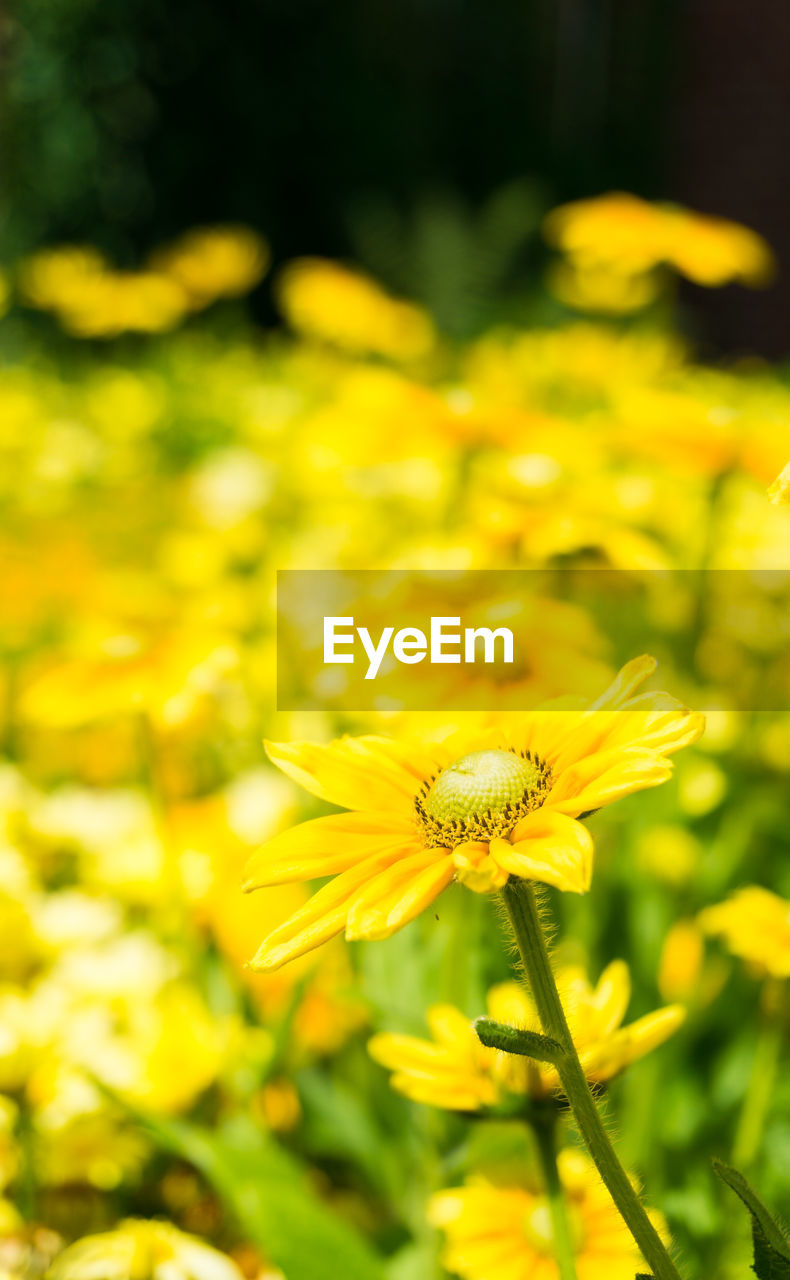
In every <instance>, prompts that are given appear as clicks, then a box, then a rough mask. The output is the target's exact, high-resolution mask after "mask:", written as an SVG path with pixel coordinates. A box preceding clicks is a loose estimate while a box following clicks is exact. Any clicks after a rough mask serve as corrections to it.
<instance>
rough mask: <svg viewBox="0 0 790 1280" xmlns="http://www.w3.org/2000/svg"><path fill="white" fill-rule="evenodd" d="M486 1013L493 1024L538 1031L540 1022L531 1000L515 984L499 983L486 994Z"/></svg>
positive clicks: (521, 988)
mask: <svg viewBox="0 0 790 1280" xmlns="http://www.w3.org/2000/svg"><path fill="white" fill-rule="evenodd" d="M487 1006H488V1013H489V1016H490V1017H491V1018H493V1019H494V1021H495V1022H505V1023H507V1024H508V1025H509V1026H511V1027H520V1028H521V1029H522V1030H524V1031H539V1030H540V1022H539V1019H538V1015H537V1011H536V1009H535V1006H534V1005H533V1003H532V1000H531V999H530V997H529V996H528V995H527V993H526V991H525V990H524V988H523V987H520V986H519V985H518V983H517V982H500V983H497V985H496V986H495V987H492V988H491V990H490V991H489V993H488V1000H487Z"/></svg>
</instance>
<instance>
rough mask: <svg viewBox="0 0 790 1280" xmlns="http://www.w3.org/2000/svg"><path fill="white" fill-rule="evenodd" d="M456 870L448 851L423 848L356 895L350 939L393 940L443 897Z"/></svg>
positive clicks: (348, 925)
mask: <svg viewBox="0 0 790 1280" xmlns="http://www.w3.org/2000/svg"><path fill="white" fill-rule="evenodd" d="M453 871H454V869H453V863H452V859H451V858H450V857H449V856H448V854H447V851H446V850H445V849H421V850H420V852H419V853H414V854H412V855H411V856H410V857H407V858H402V859H400V860H399V861H398V863H397V864H396V865H395V866H391V867H389V868H388V869H387V870H384V871H382V872H381V874H380V875H377V876H376V877H375V878H374V879H373V880H371V881H370V882H369V883H368V884H366V885H365V887H364V889H361V890H360V891H359V892H358V893H356V894H355V895H354V900H353V903H352V905H351V907H350V909H349V912H348V923H347V925H346V937H347V938H349V939H358V938H388V937H390V935H391V934H393V933H395V932H396V931H397V930H398V929H401V928H402V927H403V925H405V924H408V922H409V921H410V920H413V919H414V917H415V916H417V915H419V914H420V912H421V911H424V910H425V908H426V907H427V906H429V905H430V903H432V902H433V901H434V899H435V898H437V897H438V896H439V894H440V893H441V892H442V890H443V889H445V888H446V887H447V885H448V884H449V883H450V881H451V880H452V878H453Z"/></svg>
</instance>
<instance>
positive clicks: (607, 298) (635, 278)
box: [547, 261, 660, 315]
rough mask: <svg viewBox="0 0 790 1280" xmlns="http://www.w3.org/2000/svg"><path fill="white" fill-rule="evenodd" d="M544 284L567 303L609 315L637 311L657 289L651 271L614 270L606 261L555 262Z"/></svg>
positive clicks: (658, 285)
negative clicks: (592, 263) (589, 263)
mask: <svg viewBox="0 0 790 1280" xmlns="http://www.w3.org/2000/svg"><path fill="white" fill-rule="evenodd" d="M547 284H548V287H549V290H550V292H551V293H553V294H554V297H555V298H558V299H559V300H560V302H563V303H564V304H565V306H566V307H573V309H574V310H575V311H598V312H603V313H606V314H609V315H628V314H629V313H630V312H632V311H639V310H640V309H641V308H642V307H646V306H647V305H648V304H649V303H651V302H654V301H655V299H656V298H657V297H658V294H659V292H660V281H659V278H658V277H657V275H656V274H655V273H654V272H652V271H645V272H640V273H639V274H636V273H634V274H631V273H630V272H629V273H628V274H626V273H625V272H622V271H613V270H612V269H611V268H610V267H609V266H608V265H605V266H590V267H588V266H578V265H576V264H575V263H574V262H572V261H571V262H563V261H559V262H556V263H554V264H553V266H552V267H551V270H550V271H549V275H548V279H547Z"/></svg>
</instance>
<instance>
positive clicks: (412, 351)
mask: <svg viewBox="0 0 790 1280" xmlns="http://www.w3.org/2000/svg"><path fill="white" fill-rule="evenodd" d="M279 296H280V306H281V307H282V311H283V314H284V315H285V318H286V319H287V320H288V322H289V324H291V325H293V327H294V328H295V329H296V330H298V331H299V332H300V333H303V334H306V335H308V336H309V337H311V338H320V339H322V340H324V341H327V342H331V343H333V344H334V345H335V346H338V347H341V348H343V350H346V351H352V352H370V353H372V354H374V355H381V356H387V357H389V358H390V359H393V360H415V359H418V358H419V357H420V356H424V355H427V353H428V352H429V351H430V350H431V348H432V346H433V344H434V340H435V333H434V328H433V324H432V322H431V320H430V318H429V316H428V315H427V313H426V312H424V311H423V310H422V308H421V307H418V306H416V305H415V304H414V303H412V302H402V301H400V300H398V299H395V298H390V297H388V296H387V294H386V293H384V291H383V289H381V288H380V287H379V286H378V285H377V284H376V283H375V281H373V280H370V279H368V278H367V276H364V275H361V274H360V273H359V272H356V271H349V270H348V269H347V268H346V267H341V266H338V265H337V263H334V262H328V261H325V260H324V259H322V258H300V259H297V261H295V262H292V263H290V264H289V265H288V267H286V269H285V270H284V271H283V272H282V274H281V275H280V282H279Z"/></svg>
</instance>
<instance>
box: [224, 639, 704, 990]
mask: <svg viewBox="0 0 790 1280" xmlns="http://www.w3.org/2000/svg"><path fill="white" fill-rule="evenodd" d="M655 666H656V663H655V661H654V659H652V658H649V657H642V658H636V659H634V660H633V661H632V662H630V663H628V664H627V665H626V666H625V667H624V668H623V669H622V671H621V672H620V673H619V675H618V676H617V677H616V679H615V681H614V683H613V684H612V685H611V686H610V687H609V689H607V690H606V691H605V693H603V694H602V695H601V697H600V698H598V699H597V700H596V701H595V702H593V703H591V704H589V705H588V706H586V707H585V708H584V709H583V710H578V711H559V710H555V711H536V712H531V713H527V714H525V715H524V716H523V717H519V718H517V719H512V720H511V721H510V722H508V723H505V722H503V723H502V724H500V725H496V726H491V727H488V728H486V727H484V726H481V725H478V726H477V727H476V728H469V729H466V730H458V731H457V732H456V733H454V734H453V735H451V736H450V737H449V738H448V739H447V740H446V741H444V742H442V743H435V742H428V743H424V744H421V743H419V742H396V741H390V740H388V739H386V738H380V737H373V736H369V737H361V738H341V739H337V740H336V741H335V742H332V743H330V744H329V745H327V746H321V745H317V744H313V743H294V744H290V745H289V744H274V743H270V744H269V746H268V750H269V755H270V757H271V759H272V760H273V761H274V763H275V764H276V765H278V766H279V767H280V768H281V769H282V770H283V772H284V773H286V774H287V775H288V776H289V777H291V778H293V779H294V780H295V781H296V782H299V783H301V785H302V786H304V787H306V788H307V789H308V790H309V791H311V792H312V793H313V794H314V795H317V796H319V797H320V798H321V799H323V800H326V801H328V802H329V803H331V804H337V805H341V806H344V807H345V808H347V809H350V810H351V812H350V813H341V814H333V815H331V816H329V817H324V818H316V819H314V820H313V821H311V822H306V823H303V824H302V825H301V826H298V827H295V828H293V829H291V830H290V831H286V832H285V833H283V834H282V835H280V836H276V837H275V838H274V840H271V841H270V842H269V843H268V844H267V845H265V846H264V847H263V849H261V850H260V851H259V852H258V853H256V854H254V855H253V857H252V859H251V861H250V864H249V867H248V871H247V879H246V883H245V886H244V887H245V889H246V890H247V891H249V890H253V889H257V888H260V887H262V886H264V885H272V884H287V883H288V882H290V881H298V880H310V879H314V878H316V877H319V876H329V875H331V876H334V877H335V878H334V879H333V880H332V881H331V883H330V884H328V885H326V886H325V887H324V888H323V889H320V890H319V891H318V893H316V894H315V895H314V896H313V897H312V898H311V899H310V901H309V903H308V904H307V905H306V906H305V907H303V908H302V909H301V910H299V911H297V912H296V913H295V914H294V915H292V916H291V918H290V919H289V920H287V921H286V922H285V923H284V924H283V925H281V926H280V927H279V928H278V929H275V930H274V932H273V933H271V934H269V936H268V937H267V938H266V939H265V941H264V942H263V943H262V945H261V947H260V948H259V950H258V952H257V954H256V956H255V958H254V959H253V961H252V966H253V968H257V969H276V968H278V967H279V966H280V965H282V964H285V963H286V962H287V961H288V960H292V959H294V958H295V957H296V956H299V955H303V954H304V953H305V952H307V951H310V950H312V949H313V948H314V947H317V946H320V945H321V943H323V942H326V941H327V940H328V939H329V938H331V937H334V936H335V935H336V934H338V933H341V932H343V930H345V934H346V937H347V938H385V937H389V936H390V935H391V934H392V933H395V932H396V930H398V929H400V928H402V926H403V925H405V924H407V923H408V921H409V920H412V919H413V918H414V917H415V916H416V915H418V914H419V913H420V912H421V911H423V910H424V909H425V908H426V907H427V906H429V905H430V903H431V902H433V901H434V899H435V898H436V897H437V896H438V895H439V894H440V893H441V892H442V890H443V889H445V888H446V887H447V885H448V884H449V883H450V881H451V880H453V879H456V878H457V879H458V880H460V881H461V882H462V883H463V884H466V885H467V886H468V887H469V888H471V889H473V890H475V891H476V892H478V893H489V892H491V891H492V890H494V889H498V888H501V887H502V886H503V885H504V884H505V883H506V882H507V880H508V878H509V877H510V876H511V875H514V876H520V877H522V878H525V879H529V880H537V881H540V882H543V883H545V884H552V885H555V886H556V887H558V888H560V889H564V890H569V891H571V892H574V893H584V892H585V891H586V889H587V888H588V886H589V883H590V877H591V874H592V853H593V847H592V839H591V837H590V834H589V832H588V830H587V828H586V827H584V826H583V825H582V823H581V822H580V821H579V820H578V819H579V818H580V817H583V816H584V815H585V814H587V813H589V812H590V811H592V810H594V809H599V808H601V807H602V806H603V805H606V804H610V803H611V802H612V801H613V800H616V799H618V798H619V797H621V796H625V795H629V794H630V793H631V792H634V791H639V790H642V789H643V788H644V787H652V786H657V785H659V784H660V783H662V782H665V781H666V779H667V778H668V777H669V776H670V774H671V771H672V765H671V763H670V761H669V759H668V758H667V757H668V756H669V755H670V754H671V753H672V752H674V751H677V750H679V749H680V748H681V747H683V746H685V745H687V744H688V743H689V742H693V741H694V740H695V739H696V738H698V737H699V735H700V734H701V732H702V730H703V727H704V718H703V717H702V716H701V715H700V714H698V713H693V712H691V711H689V710H688V709H687V708H685V707H683V706H682V705H681V704H680V703H679V702H677V701H676V700H675V699H674V698H671V697H670V696H669V695H668V694H664V693H646V694H645V693H643V694H637V690H638V688H639V686H640V685H641V684H642V683H643V682H644V681H645V680H646V679H647V677H648V676H649V675H651V674H652V672H653V671H654V670H655Z"/></svg>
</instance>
